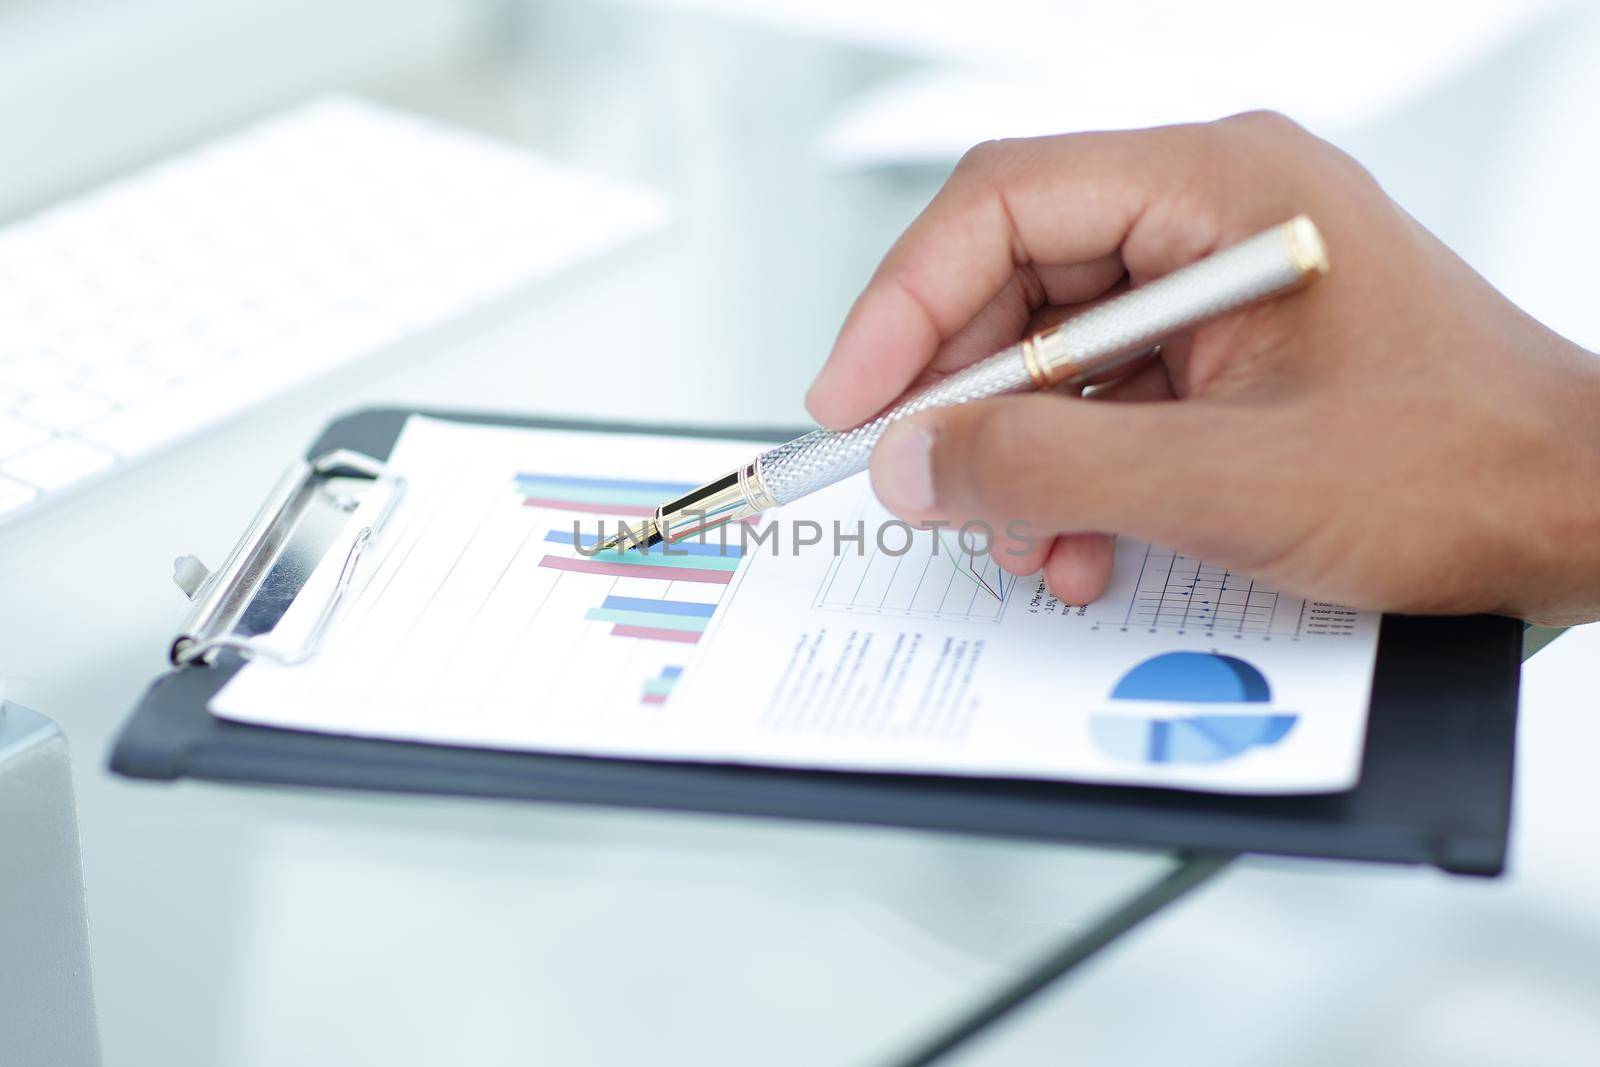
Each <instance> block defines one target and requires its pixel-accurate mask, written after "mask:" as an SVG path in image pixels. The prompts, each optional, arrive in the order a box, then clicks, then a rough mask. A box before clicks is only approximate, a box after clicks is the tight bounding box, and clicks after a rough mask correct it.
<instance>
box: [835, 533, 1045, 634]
mask: <svg viewBox="0 0 1600 1067" xmlns="http://www.w3.org/2000/svg"><path fill="white" fill-rule="evenodd" d="M885 517H887V516H885ZM867 529H868V530H872V529H874V527H873V526H872V524H871V523H870V522H869V523H868V525H867ZM907 540H909V543H908V544H907V545H906V548H905V551H903V552H898V551H896V550H898V549H899V548H900V547H901V542H903V541H907ZM883 541H888V542H889V543H888V546H887V550H886V548H885V545H884V544H883V543H882V542H883ZM973 547H978V546H973ZM1015 585H1016V578H1015V577H1014V576H1012V575H1010V574H1007V573H1006V572H1005V571H1004V570H1002V569H1001V567H1000V565H999V564H998V563H996V562H995V561H994V560H993V559H992V558H990V556H989V555H988V554H987V553H982V552H979V553H974V552H971V551H968V550H967V549H966V548H965V547H963V546H962V544H961V539H960V538H959V536H958V535H957V534H955V533H952V532H949V531H943V530H917V531H912V532H911V535H910V537H909V539H908V538H906V537H903V536H897V535H896V536H890V537H885V538H883V539H881V540H880V539H878V538H876V537H874V535H873V534H872V533H868V535H867V537H866V543H865V545H864V546H863V550H862V551H861V552H859V553H855V552H841V553H840V554H839V555H838V556H837V557H835V558H834V560H833V562H832V563H831V564H830V565H829V567H828V572H827V574H826V575H825V576H824V577H823V579H822V585H821V587H820V588H819V589H818V590H817V596H816V599H815V600H814V601H813V605H814V606H815V607H818V608H825V609H829V610H833V611H853V612H866V613H869V614H874V615H909V616H915V617H918V618H927V619H953V620H959V621H963V622H998V621H999V620H1000V619H1001V617H1002V616H1003V615H1004V614H1005V609H1006V605H1007V604H1008V603H1009V602H1010V600H1011V594H1012V593H1013V592H1014V587H1015Z"/></svg>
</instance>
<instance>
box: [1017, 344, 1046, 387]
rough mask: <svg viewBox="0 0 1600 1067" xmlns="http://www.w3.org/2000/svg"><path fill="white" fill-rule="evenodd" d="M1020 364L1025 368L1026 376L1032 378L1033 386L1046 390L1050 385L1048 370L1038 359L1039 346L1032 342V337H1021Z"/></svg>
mask: <svg viewBox="0 0 1600 1067" xmlns="http://www.w3.org/2000/svg"><path fill="white" fill-rule="evenodd" d="M1038 336H1043V335H1042V334H1041V335H1038ZM1022 365H1023V366H1024V367H1026V368H1027V371H1028V377H1030V378H1032V379H1033V384H1034V388H1036V389H1041V390H1045V391H1048V390H1049V389H1050V388H1051V387H1052V385H1053V383H1052V382H1051V381H1050V372H1049V371H1047V370H1046V369H1045V366H1044V364H1043V363H1041V362H1040V361H1039V346H1038V345H1036V344H1034V339H1033V338H1032V337H1024V338H1023V339H1022Z"/></svg>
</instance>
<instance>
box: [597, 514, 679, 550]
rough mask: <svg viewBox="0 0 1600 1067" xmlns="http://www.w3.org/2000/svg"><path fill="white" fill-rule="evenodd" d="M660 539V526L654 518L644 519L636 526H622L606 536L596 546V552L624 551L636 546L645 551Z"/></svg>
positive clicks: (657, 543) (655, 544)
mask: <svg viewBox="0 0 1600 1067" xmlns="http://www.w3.org/2000/svg"><path fill="white" fill-rule="evenodd" d="M662 540H664V539H663V538H662V536H661V527H660V525H658V524H657V523H656V520H654V519H646V520H645V521H644V522H642V523H640V524H639V526H638V527H637V528H631V527H628V526H623V528H622V530H621V531H620V532H618V533H617V534H616V535H614V536H612V537H608V538H606V539H605V540H604V541H602V542H600V544H599V545H598V546H596V548H595V551H596V552H626V551H628V550H629V549H633V548H637V549H640V550H641V551H647V550H649V549H652V548H654V547H656V546H657V545H659V544H660V543H661V542H662Z"/></svg>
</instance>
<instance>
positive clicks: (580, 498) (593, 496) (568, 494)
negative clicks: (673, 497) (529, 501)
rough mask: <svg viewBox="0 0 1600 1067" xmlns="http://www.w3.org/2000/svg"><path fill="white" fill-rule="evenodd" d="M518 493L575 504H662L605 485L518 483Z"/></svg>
mask: <svg viewBox="0 0 1600 1067" xmlns="http://www.w3.org/2000/svg"><path fill="white" fill-rule="evenodd" d="M517 492H519V493H521V494H523V495H524V496H538V497H548V498H550V499H552V500H570V501H572V502H573V503H574V504H639V505H642V506H644V507H651V508H653V507H655V506H656V505H657V504H659V503H661V501H660V500H657V499H656V498H654V497H651V496H648V495H646V494H642V493H640V492H639V490H637V489H615V488H612V487H610V486H604V485H594V486H587V485H557V484H555V483H553V482H538V481H528V482H522V481H519V482H517Z"/></svg>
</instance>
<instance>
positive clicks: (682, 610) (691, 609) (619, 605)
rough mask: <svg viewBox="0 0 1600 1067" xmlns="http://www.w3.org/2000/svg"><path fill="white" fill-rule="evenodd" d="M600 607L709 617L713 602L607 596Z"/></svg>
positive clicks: (715, 608) (713, 608) (712, 609)
mask: <svg viewBox="0 0 1600 1067" xmlns="http://www.w3.org/2000/svg"><path fill="white" fill-rule="evenodd" d="M601 606H602V607H606V608H611V609H612V610H614V611H649V612H653V613H654V614H657V615H697V616H699V617H700V618H702V619H709V618H710V617H711V613H712V612H714V611H716V610H717V606H716V605H715V604H696V603H695V602H694V601H692V600H651V599H649V598H648V597H638V596H608V597H606V601H605V603H604V604H602V605H601Z"/></svg>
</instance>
